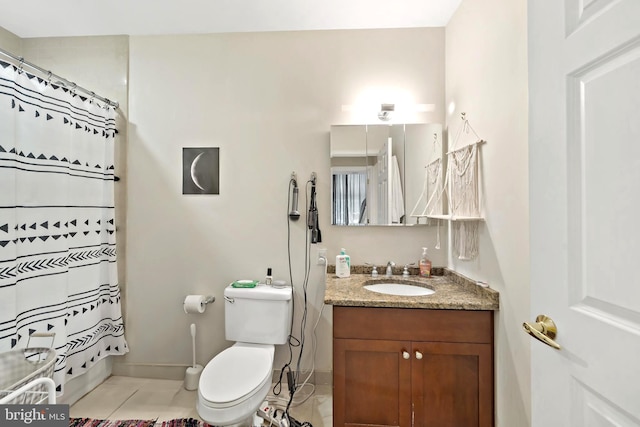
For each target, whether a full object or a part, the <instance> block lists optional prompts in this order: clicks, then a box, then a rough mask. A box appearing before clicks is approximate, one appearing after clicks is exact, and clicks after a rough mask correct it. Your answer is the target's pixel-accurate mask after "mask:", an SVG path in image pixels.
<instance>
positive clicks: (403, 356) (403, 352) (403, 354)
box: [402, 350, 411, 360]
mask: <svg viewBox="0 0 640 427" xmlns="http://www.w3.org/2000/svg"><path fill="white" fill-rule="evenodd" d="M410 357H411V355H410V354H409V352H408V351H406V350H403V351H402V358H403V359H405V360H408V359H409V358H410Z"/></svg>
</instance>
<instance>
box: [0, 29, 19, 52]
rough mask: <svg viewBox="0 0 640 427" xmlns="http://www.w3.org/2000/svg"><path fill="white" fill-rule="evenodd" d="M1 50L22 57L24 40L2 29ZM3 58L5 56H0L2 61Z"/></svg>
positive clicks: (0, 35)
mask: <svg viewBox="0 0 640 427" xmlns="http://www.w3.org/2000/svg"><path fill="white" fill-rule="evenodd" d="M0 48H2V49H4V50H6V51H8V52H10V53H13V54H14V55H22V39H21V38H20V37H18V36H16V35H15V34H13V33H12V32H10V31H7V30H5V29H4V28H2V27H0ZM3 56H4V55H0V59H2V58H3Z"/></svg>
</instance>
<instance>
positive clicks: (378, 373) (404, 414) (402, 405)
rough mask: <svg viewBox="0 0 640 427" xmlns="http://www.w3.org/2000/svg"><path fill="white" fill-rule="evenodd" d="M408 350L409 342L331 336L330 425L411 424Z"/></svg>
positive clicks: (403, 425)
mask: <svg viewBox="0 0 640 427" xmlns="http://www.w3.org/2000/svg"><path fill="white" fill-rule="evenodd" d="M410 351H411V343H410V342H408V341H385V340H357V339H334V341H333V378H334V384H333V390H334V392H333V425H334V426H353V427H355V426H371V425H376V426H402V427H406V426H410V425H411V358H410V357H409V358H405V357H404V356H406V355H410ZM403 352H406V354H403Z"/></svg>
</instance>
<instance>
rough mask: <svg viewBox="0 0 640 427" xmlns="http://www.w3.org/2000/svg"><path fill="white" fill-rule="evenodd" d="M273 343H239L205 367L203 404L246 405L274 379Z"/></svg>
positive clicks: (200, 389) (215, 407) (201, 385)
mask: <svg viewBox="0 0 640 427" xmlns="http://www.w3.org/2000/svg"><path fill="white" fill-rule="evenodd" d="M273 353H274V347H273V345H260V344H247V343H238V344H235V345H233V346H232V347H229V348H227V349H226V350H224V351H222V352H221V353H220V354H218V355H217V356H216V357H214V358H213V359H212V360H211V361H210V362H209V363H208V364H207V366H205V368H204V370H203V371H202V375H201V376H200V387H199V391H198V394H199V396H200V398H201V402H200V403H201V404H202V405H204V406H207V407H209V408H212V409H224V408H229V407H234V406H238V405H240V404H242V402H244V401H246V400H248V399H250V398H251V397H252V396H253V395H254V394H255V392H257V391H258V390H261V389H262V388H263V387H264V385H265V383H267V382H270V381H271V374H272V368H273Z"/></svg>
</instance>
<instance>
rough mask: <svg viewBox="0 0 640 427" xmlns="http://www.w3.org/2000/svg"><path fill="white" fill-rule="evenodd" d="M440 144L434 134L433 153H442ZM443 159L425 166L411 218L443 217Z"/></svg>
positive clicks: (436, 135)
mask: <svg viewBox="0 0 640 427" xmlns="http://www.w3.org/2000/svg"><path fill="white" fill-rule="evenodd" d="M439 144H440V142H439V141H438V134H437V133H434V134H433V152H434V153H438V152H442V148H440V147H438V145H439ZM442 163H443V162H442V157H438V158H437V159H435V160H432V161H431V163H429V164H428V165H426V166H425V173H424V183H423V187H422V192H421V193H420V197H419V198H418V201H417V202H416V204H415V206H414V207H413V209H412V210H411V214H410V216H412V217H414V218H418V222H419V221H420V218H430V217H435V216H442V214H443V203H442V196H443V193H444V182H443V181H444V179H443V173H442ZM437 221H438V233H437V236H438V241H437V242H436V246H435V248H436V249H440V222H441V221H440V219H438V220H437Z"/></svg>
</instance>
